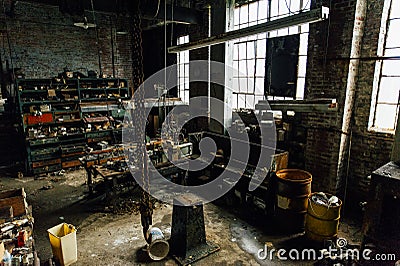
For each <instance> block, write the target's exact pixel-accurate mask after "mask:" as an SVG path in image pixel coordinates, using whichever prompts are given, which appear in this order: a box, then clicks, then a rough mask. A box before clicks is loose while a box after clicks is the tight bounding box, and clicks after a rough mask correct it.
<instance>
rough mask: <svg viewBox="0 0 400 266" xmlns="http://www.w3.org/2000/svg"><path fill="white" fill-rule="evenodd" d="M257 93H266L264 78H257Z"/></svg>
mask: <svg viewBox="0 0 400 266" xmlns="http://www.w3.org/2000/svg"><path fill="white" fill-rule="evenodd" d="M255 94H256V95H264V78H256V91H255Z"/></svg>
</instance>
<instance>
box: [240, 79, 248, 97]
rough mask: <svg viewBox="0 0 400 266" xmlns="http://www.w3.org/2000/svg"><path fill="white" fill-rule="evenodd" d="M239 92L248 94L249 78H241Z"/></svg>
mask: <svg viewBox="0 0 400 266" xmlns="http://www.w3.org/2000/svg"><path fill="white" fill-rule="evenodd" d="M239 92H244V93H246V92H247V78H239Z"/></svg>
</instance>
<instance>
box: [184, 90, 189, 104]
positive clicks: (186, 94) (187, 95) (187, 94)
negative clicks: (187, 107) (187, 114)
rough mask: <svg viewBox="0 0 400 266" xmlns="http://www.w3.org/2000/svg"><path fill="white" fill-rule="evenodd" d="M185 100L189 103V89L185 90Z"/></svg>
mask: <svg viewBox="0 0 400 266" xmlns="http://www.w3.org/2000/svg"><path fill="white" fill-rule="evenodd" d="M185 102H186V103H189V91H188V90H185Z"/></svg>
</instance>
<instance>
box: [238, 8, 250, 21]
mask: <svg viewBox="0 0 400 266" xmlns="http://www.w3.org/2000/svg"><path fill="white" fill-rule="evenodd" d="M247 22H249V13H248V6H247V5H245V6H242V7H240V24H243V23H247Z"/></svg>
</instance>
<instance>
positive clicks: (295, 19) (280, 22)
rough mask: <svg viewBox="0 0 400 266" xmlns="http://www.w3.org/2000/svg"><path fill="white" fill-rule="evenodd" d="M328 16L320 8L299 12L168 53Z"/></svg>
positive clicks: (173, 48) (176, 48) (314, 20)
mask: <svg viewBox="0 0 400 266" xmlns="http://www.w3.org/2000/svg"><path fill="white" fill-rule="evenodd" d="M328 16H329V8H328V7H324V6H323V7H320V8H316V9H312V10H310V11H305V12H301V13H298V14H295V15H291V16H288V17H284V18H279V19H275V20H272V21H268V22H265V23H262V24H258V25H254V26H250V27H247V28H243V29H239V30H234V31H229V32H226V33H223V34H219V35H215V36H211V37H208V38H205V39H202V40H199V41H195V42H189V43H186V44H182V45H177V46H171V47H169V48H168V52H169V53H178V52H182V51H187V50H194V49H198V48H203V47H206V46H209V45H215V44H220V43H224V42H227V41H231V40H235V39H239V38H242V37H247V36H251V35H255V34H259V33H264V32H269V31H273V30H278V29H282V28H287V27H291V26H298V25H301V24H307V23H313V22H318V21H322V20H325V19H327V18H328Z"/></svg>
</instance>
